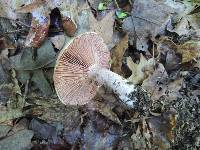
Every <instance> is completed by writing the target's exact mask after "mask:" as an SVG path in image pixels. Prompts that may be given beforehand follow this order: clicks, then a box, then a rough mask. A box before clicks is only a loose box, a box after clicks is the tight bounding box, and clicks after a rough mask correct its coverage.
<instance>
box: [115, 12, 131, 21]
mask: <svg viewBox="0 0 200 150" xmlns="http://www.w3.org/2000/svg"><path fill="white" fill-rule="evenodd" d="M116 16H117V18H118V19H124V18H126V17H127V16H128V14H127V13H125V12H123V11H122V10H117V11H116Z"/></svg>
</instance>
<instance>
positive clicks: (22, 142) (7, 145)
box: [0, 130, 33, 150]
mask: <svg viewBox="0 0 200 150" xmlns="http://www.w3.org/2000/svg"><path fill="white" fill-rule="evenodd" d="M32 137H33V132H32V131H31V130H22V131H19V132H17V133H15V134H14V135H12V136H9V137H7V138H5V139H3V140H1V141H0V149H3V150H11V149H12V150H22V149H30V148H31V145H32V144H31V139H32Z"/></svg>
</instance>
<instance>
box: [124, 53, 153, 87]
mask: <svg viewBox="0 0 200 150" xmlns="http://www.w3.org/2000/svg"><path fill="white" fill-rule="evenodd" d="M127 65H128V67H129V69H130V70H131V71H132V75H131V76H130V77H129V78H128V80H129V81H131V82H133V83H134V84H139V83H141V82H142V81H143V80H144V79H146V78H147V77H148V76H149V74H151V73H152V72H153V71H154V66H155V60H154V58H151V59H149V60H146V58H145V57H144V56H143V55H142V54H141V55H140V62H139V64H136V63H134V62H133V61H132V59H131V57H128V58H127Z"/></svg>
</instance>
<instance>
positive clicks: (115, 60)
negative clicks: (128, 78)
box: [111, 35, 128, 75]
mask: <svg viewBox="0 0 200 150" xmlns="http://www.w3.org/2000/svg"><path fill="white" fill-rule="evenodd" d="M127 48H128V35H126V36H124V37H123V38H122V39H121V40H120V42H119V43H117V45H116V46H115V47H114V48H113V49H112V56H111V59H112V63H111V70H112V71H113V72H115V73H117V74H119V75H122V71H121V67H122V59H123V55H124V53H125V50H126V49H127Z"/></svg>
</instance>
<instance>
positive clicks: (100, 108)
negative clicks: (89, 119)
mask: <svg viewBox="0 0 200 150" xmlns="http://www.w3.org/2000/svg"><path fill="white" fill-rule="evenodd" d="M97 99H99V97H96V98H95V100H94V101H92V102H91V103H88V104H87V105H86V107H87V108H88V109H89V110H93V111H97V112H99V113H100V114H101V115H103V116H105V117H106V118H107V119H110V120H112V121H113V122H115V123H117V124H119V125H121V122H120V120H119V118H118V116H117V115H116V114H115V113H114V112H113V111H112V106H110V105H109V104H104V103H102V102H98V101H97Z"/></svg>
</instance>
